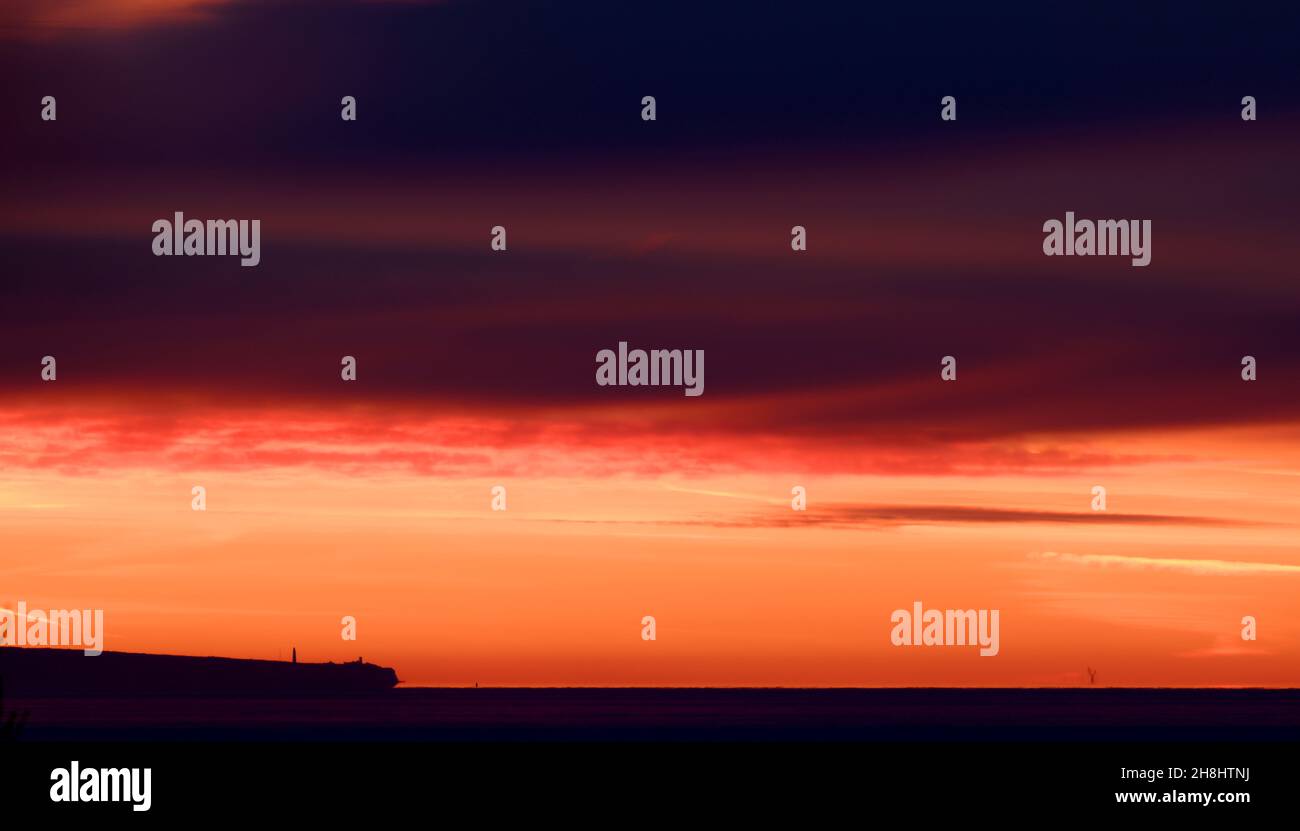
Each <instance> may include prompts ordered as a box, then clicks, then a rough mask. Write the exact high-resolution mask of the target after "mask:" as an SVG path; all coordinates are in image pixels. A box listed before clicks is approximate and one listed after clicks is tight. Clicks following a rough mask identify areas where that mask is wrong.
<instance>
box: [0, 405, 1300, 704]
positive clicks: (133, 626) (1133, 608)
mask: <svg viewBox="0 0 1300 831" xmlns="http://www.w3.org/2000/svg"><path fill="white" fill-rule="evenodd" d="M936 383H937V382H936ZM569 417H571V418H573V419H575V420H577V419H580V418H582V417H583V415H582V414H581V413H572V414H570V416H569ZM0 418H2V419H4V423H6V424H8V425H9V426H8V429H6V430H5V431H4V432H3V433H0V436H3V445H0V457H3V458H5V459H6V461H7V462H8V464H6V465H5V469H4V473H3V476H2V477H0V527H2V528H3V529H4V530H3V532H2V533H3V548H4V550H5V551H6V552H7V553H8V554H9V555H17V556H6V557H5V559H4V562H3V564H0V581H2V583H0V585H3V586H4V594H3V595H0V602H3V603H5V604H6V605H11V604H12V603H14V602H16V601H17V600H19V599H22V600H25V601H26V602H27V603H28V606H29V607H31V608H84V607H92V608H103V609H105V612H106V632H107V634H106V647H107V648H108V649H110V650H139V651H157V652H173V653H212V654H221V655H237V656H254V657H269V658H275V657H279V656H282V655H287V654H288V651H289V648H290V647H291V646H296V647H297V648H298V650H299V655H300V657H301V658H302V659H304V660H341V659H352V658H355V657H357V656H358V655H361V656H364V657H365V658H366V659H367V660H370V661H377V662H380V663H384V664H388V665H392V666H394V667H396V668H397V669H398V672H399V675H400V676H401V677H402V679H403V680H404V681H406V682H410V683H424V684H450V685H460V684H473V683H475V682H477V683H481V684H494V685H505V684H523V685H530V684H536V685H566V684H574V685H585V684H594V685H639V684H646V685H701V684H719V685H750V684H753V685H810V686H818V685H868V686H873V685H985V684H987V685H1060V684H1067V685H1068V684H1079V683H1083V682H1085V680H1086V675H1085V667H1086V666H1093V667H1095V668H1097V669H1098V670H1099V678H1098V680H1099V682H1100V683H1110V684H1120V685H1145V684H1159V685H1197V684H1205V685H1236V684H1257V685H1293V684H1295V683H1296V682H1297V681H1300V670H1298V669H1297V667H1300V662H1298V661H1297V658H1300V649H1298V648H1297V644H1300V621H1297V619H1296V616H1295V614H1294V612H1295V597H1296V590H1297V587H1300V556H1297V553H1296V550H1295V546H1294V540H1295V526H1294V517H1295V516H1297V515H1298V514H1300V511H1297V507H1300V458H1297V456H1298V455H1300V454H1297V452H1296V450H1295V448H1296V447H1297V443H1296V441H1295V438H1296V428H1295V427H1294V426H1285V427H1282V426H1259V427H1254V428H1250V429H1226V428H1221V429H1208V428H1201V429H1198V430H1193V431H1189V432H1183V433H1179V432H1165V433H1163V434H1160V435H1155V434H1141V433H1132V434H1123V435H1114V436H1111V437H1109V438H1108V439H1107V441H1106V443H1105V444H1106V447H1107V448H1108V450H1109V451H1110V452H1112V453H1115V454H1118V455H1121V456H1123V455H1126V454H1132V455H1133V456H1134V457H1139V458H1143V459H1146V460H1147V461H1145V462H1143V463H1138V464H1132V465H1123V464H1120V465H1106V466H1104V467H1098V468H1096V469H1088V468H1087V467H1082V468H1080V469H1078V470H1072V471H1070V472H1069V473H1060V472H1057V473H1042V472H1034V471H1032V470H1030V471H1022V472H1006V471H1003V470H999V469H996V468H989V469H987V470H983V471H980V470H976V469H972V470H971V472H969V473H966V474H962V475H934V474H926V473H918V474H908V473H907V472H906V471H897V470H896V471H895V472H893V473H889V474H883V475H881V474H863V475H845V474H842V473H835V472H829V473H828V472H823V471H819V470H818V469H817V462H816V459H817V458H818V457H817V454H816V453H811V454H808V455H807V456H806V458H807V460H808V464H807V465H805V466H803V467H800V466H797V465H793V464H791V463H790V462H789V460H790V459H793V458H798V457H799V456H798V450H799V448H798V447H797V446H791V447H780V446H779V445H778V444H770V445H769V446H766V447H764V448H761V449H759V448H755V447H752V446H747V444H746V442H744V441H742V440H737V441H735V442H733V443H731V444H730V445H728V446H726V447H724V448H719V447H717V446H706V445H707V443H705V442H701V443H700V444H699V445H698V446H697V445H693V444H692V443H691V442H689V441H687V442H683V443H679V444H677V445H676V446H675V447H673V448H671V449H668V448H655V449H652V450H649V451H646V452H644V453H643V452H642V451H641V449H640V448H642V447H643V446H644V445H643V443H642V442H629V443H627V444H626V445H625V446H617V447H608V446H606V447H601V448H595V449H586V448H584V447H583V446H582V443H581V442H568V441H565V440H564V439H562V438H560V437H558V435H557V436H552V437H546V436H544V435H543V436H542V437H540V439H539V440H536V441H534V440H525V441H515V440H510V439H506V438H503V437H504V436H508V435H509V434H510V433H509V431H508V430H507V431H503V430H502V429H501V428H502V426H503V425H502V424H501V423H500V422H499V421H498V422H497V423H494V424H486V423H485V424H476V423H474V421H473V420H469V421H466V420H465V419H464V418H460V419H456V420H453V419H450V418H447V419H443V421H442V422H440V421H439V420H438V419H436V418H430V417H427V416H424V417H419V418H416V417H411V418H409V419H406V418H404V417H401V416H392V415H391V414H390V415H389V416H388V417H387V418H389V419H390V424H397V425H398V426H399V427H400V429H399V430H396V431H394V433H392V434H390V435H388V436H387V437H380V438H375V439H373V440H371V439H367V438H365V436H366V435H367V432H368V427H367V425H372V424H373V421H374V420H375V419H382V418H385V417H384V416H380V415H378V414H373V413H372V414H366V413H355V414H351V415H348V414H339V415H322V414H320V413H311V412H300V413H286V412H283V411H278V412H276V411H267V412H243V413H229V414H224V415H221V416H218V417H216V418H215V419H214V418H205V417H204V416H203V415H202V414H201V413H198V412H196V413H194V414H193V416H192V418H191V419H189V421H188V425H189V426H186V425H185V423H182V425H181V426H180V427H178V428H177V429H176V430H174V431H173V432H171V433H169V434H164V435H159V436H157V437H155V439H153V440H152V441H150V440H142V441H143V445H142V446H140V447H137V448H136V450H138V451H139V452H138V453H132V452H122V451H123V448H124V447H126V446H128V445H133V444H134V443H133V442H131V441H128V440H126V439H125V438H124V437H123V434H122V433H121V432H118V429H119V428H120V425H115V424H114V417H113V415H112V413H111V412H108V411H105V412H103V413H100V414H98V416H90V415H88V416H86V417H84V418H81V419H79V420H78V419H76V418H70V420H65V421H64V422H63V423H60V424H58V426H50V427H47V428H41V427H36V426H32V425H31V424H30V423H27V424H25V426H24V427H22V428H21V429H19V428H17V427H16V426H14V421H13V413H12V411H9V412H5V413H0ZM564 418H565V416H564V414H561V413H551V414H549V415H548V420H549V423H550V424H551V425H552V426H555V425H562V424H563V422H564ZM48 421H49V422H50V423H51V424H54V423H56V421H57V420H56V419H49V420H48ZM398 434H400V435H402V436H405V438H401V437H395V436H397V435H398ZM104 436H113V437H115V438H114V439H113V441H114V442H116V444H114V443H113V442H108V443H105V442H103V437H104ZM235 436H238V437H239V438H238V439H237V440H236V439H233V438H232V437H235ZM250 436H253V437H252V438H250ZM475 436H481V437H482V440H481V441H476V440H475V439H474V437H475ZM357 437H362V438H357ZM440 437H441V438H440ZM1014 444H1015V445H1016V446H1018V447H1019V448H1020V449H1022V450H1025V451H1027V452H1030V453H1031V454H1032V453H1033V452H1035V450H1036V449H1040V448H1042V447H1047V446H1052V447H1055V448H1057V450H1058V451H1063V450H1065V451H1069V452H1076V453H1079V454H1087V453H1089V452H1091V451H1093V450H1095V448H1096V445H1097V442H1096V441H1095V440H1090V439H1087V438H1084V437H1078V436H1052V437H1035V438H1028V437H1026V438H1024V439H1021V440H1019V441H1017V442H1014ZM232 445H236V446H232ZM651 446H652V447H653V443H651ZM431 452H434V453H446V454H447V458H449V459H460V458H464V459H467V460H472V464H466V465H460V464H459V463H455V464H452V465H451V466H450V467H446V468H442V469H439V470H437V471H429V472H424V473H420V472H413V470H412V468H411V467H410V465H409V464H408V463H409V461H410V459H411V458H412V457H413V456H416V455H420V456H423V455H425V454H429V453H431ZM845 452H847V453H851V452H853V451H852V450H850V449H846V451H845ZM954 452H960V448H956V447H954ZM335 453H337V454H338V455H337V456H332V455H331V454H335ZM260 454H267V455H266V456H261V455H260ZM276 454H280V456H279V458H281V459H282V460H283V463H276V462H275V461H274V459H276V458H277V455H276ZM660 454H663V456H664V457H665V458H667V457H668V456H671V458H672V461H673V463H674V466H675V468H676V469H680V470H691V471H693V472H692V473H690V474H680V473H673V472H662V473H655V472H648V471H649V470H650V469H652V468H653V466H654V462H655V461H656V456H658V455H660ZM240 456H245V457H247V458H248V459H249V460H250V461H249V462H248V463H247V464H241V463H240V461H239V457H240ZM772 459H776V460H777V462H776V463H775V464H773V463H772ZM196 460H202V464H197V463H196ZM358 460H368V461H365V462H363V463H361V464H358ZM724 460H725V461H724ZM927 464H928V463H927ZM471 468H476V470H471ZM493 471H496V472H497V473H496V474H495V475H494V474H493ZM624 471H625V472H624ZM194 484H202V485H204V486H205V487H206V488H207V491H208V510H207V511H206V512H204V513H200V512H194V511H191V510H190V488H191V486H192V485H194ZM494 484H504V485H505V486H506V487H507V489H508V510H507V511H506V512H504V513H494V512H492V511H490V510H489V489H490V488H491V486H492V485H494ZM796 484H799V485H803V486H804V487H806V488H807V491H808V494H809V510H808V511H807V512H806V513H803V514H799V513H796V512H794V511H792V510H791V509H790V506H789V492H790V488H791V487H792V486H793V485H796ZM1094 484H1102V485H1104V486H1106V488H1107V490H1108V511H1107V513H1106V514H1105V515H1100V514H1096V513H1094V512H1092V511H1091V510H1090V501H1091V494H1090V489H1091V487H1092V486H1093V485H1094ZM862 506H876V507H877V508H879V507H880V506H887V507H888V508H890V509H891V510H884V511H882V510H877V511H875V512H874V513H871V512H868V513H867V514H865V515H864V514H861V513H854V512H853V511H852V510H846V509H847V508H861V507H862ZM903 508H908V509H910V510H902V509H903ZM981 509H988V513H987V514H981V513H979V511H980V510H981ZM962 511H967V512H975V513H967V514H963V513H962ZM1005 512H1015V513H1010V514H1008V513H1005ZM1038 512H1041V513H1038ZM1062 514H1067V515H1069V516H1068V517H1065V516H1062ZM1142 516H1147V517H1158V519H1151V518H1147V519H1142ZM891 517H892V518H891ZM1205 520H1214V522H1212V523H1209V524H1204V521H1205ZM914 600H921V601H922V602H923V603H924V604H925V605H926V606H927V607H931V608H958V607H960V608H997V609H1000V610H1001V621H1002V624H1001V652H1000V654H999V655H998V656H996V657H991V658H981V657H978V656H977V654H976V653H975V652H974V651H972V650H964V649H938V648H932V649H921V648H917V649H907V648H898V647H893V646H891V644H890V641H889V631H890V626H889V615H890V612H891V611H892V610H893V609H895V608H910V605H911V603H912V602H913V601H914ZM646 614H651V615H654V616H655V617H656V618H657V621H658V639H657V640H656V641H654V642H645V641H643V640H642V639H641V637H640V631H641V627H640V619H641V617H642V616H643V615H646ZM343 615H354V616H356V618H357V619H358V634H359V637H358V640H357V641H356V643H355V644H353V643H347V642H343V641H342V640H341V639H340V626H339V619H340V618H341V617H342V616H343ZM1243 615H1254V616H1255V617H1256V618H1257V619H1258V621H1259V640H1258V641H1255V642H1245V641H1242V640H1241V638H1240V634H1239V633H1240V628H1241V627H1240V619H1241V617H1242V616H1243Z"/></svg>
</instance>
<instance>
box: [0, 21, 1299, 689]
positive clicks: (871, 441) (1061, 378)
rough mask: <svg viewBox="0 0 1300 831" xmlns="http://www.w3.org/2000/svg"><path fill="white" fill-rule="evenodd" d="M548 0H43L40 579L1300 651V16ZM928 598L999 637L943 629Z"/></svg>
mask: <svg viewBox="0 0 1300 831" xmlns="http://www.w3.org/2000/svg"><path fill="white" fill-rule="evenodd" d="M309 6H310V8H311V9H312V12H311V13H310V14H308V12H307V8H308V7H309ZM654 8H659V6H656V7H654ZM543 9H544V7H543V6H542V5H537V4H521V3H489V2H447V3H420V2H400V3H397V2H394V3H386V2H356V1H354V0H329V1H328V2H320V3H313V4H305V3H300V2H265V3H252V2H247V3H245V2H224V3H220V2H217V3H193V2H163V0H156V2H134V3H133V2H126V1H125V0H82V1H81V2H72V1H71V0H68V1H67V2H42V3H37V2H25V1H24V2H17V3H7V4H6V7H5V9H4V10H3V11H0V73H2V74H3V76H4V77H5V79H6V80H5V82H4V84H3V85H2V86H0V113H3V119H2V120H0V158H3V159H4V162H3V164H4V170H3V177H4V182H5V185H4V187H2V188H0V607H4V608H13V606H14V605H15V604H16V603H17V602H18V601H20V600H21V601H25V602H26V603H27V605H28V607H30V608H45V609H48V608H78V609H79V608H102V609H103V610H104V611H105V625H106V629H107V633H106V639H105V647H106V648H107V649H109V650H115V651H149V652H167V653H178V654H214V655H230V656H239V657H258V658H277V657H283V658H287V657H288V655H289V651H290V649H291V648H292V647H297V649H298V654H299V657H300V659H301V660H308V661H317V660H319V661H325V660H335V661H338V660H354V659H355V658H357V657H358V656H362V657H364V658H365V659H366V660H367V661H372V662H376V663H381V664H384V665H388V666H392V667H394V668H395V669H396V670H397V672H398V675H399V676H400V677H401V678H402V679H403V681H405V682H407V683H413V684H431V685H443V684H446V685H473V684H474V683H476V682H477V683H480V684H484V685H509V684H518V685H724V686H730V685H792V686H793V685H801V686H910V685H943V686H946V685H956V686H964V685H972V686H983V685H990V686H1017V685H1026V686H1039V685H1046V686H1054V685H1077V684H1087V683H1088V677H1087V672H1086V668H1087V667H1093V668H1095V669H1097V670H1098V678H1097V681H1098V683H1101V684H1113V685H1129V686H1134V685H1171V686H1192V685H1263V686H1294V685H1296V684H1297V683H1300V601H1298V600H1297V599H1298V598H1300V543H1298V540H1300V537H1298V536H1297V532H1298V531H1300V280H1298V275H1297V267H1296V263H1297V262H1300V235H1297V231H1296V228H1297V220H1300V210H1297V207H1296V201H1295V200H1296V196H1295V195H1296V193H1297V192H1300V164H1297V161H1296V149H1295V148H1296V146H1297V145H1296V140H1297V135H1298V132H1297V131H1298V130H1300V100H1298V99H1297V94H1298V93H1297V90H1298V89H1300V86H1297V83H1296V82H1297V81H1298V80H1300V78H1298V77H1297V75H1298V74H1300V72H1298V70H1297V69H1296V67H1295V63H1294V49H1293V46H1294V44H1293V43H1291V42H1290V41H1289V40H1288V38H1287V35H1286V33H1287V31H1288V29H1287V28H1285V27H1280V26H1277V25H1274V24H1275V23H1276V22H1277V21H1273V20H1270V19H1268V18H1266V17H1260V18H1258V19H1253V20H1252V19H1249V18H1247V19H1246V22H1247V23H1249V24H1250V25H1246V23H1243V22H1242V18H1238V20H1237V23H1236V25H1235V26H1226V25H1223V22H1222V21H1218V20H1215V19H1212V18H1210V17H1208V16H1197V15H1195V14H1183V13H1180V14H1179V16H1178V17H1177V18H1174V17H1173V15H1172V13H1171V15H1170V18H1169V19H1168V20H1166V21H1165V22H1164V25H1163V26H1162V27H1160V28H1158V29H1156V28H1148V27H1149V24H1144V25H1143V26H1135V27H1130V28H1123V27H1117V26H1113V25H1111V24H1109V23H1107V22H1106V18H1105V16H1099V17H1098V18H1097V19H1096V20H1092V21H1089V20H1077V19H1075V17H1074V15H1073V13H1069V14H1070V18H1069V25H1068V26H1066V25H1064V21H1065V18H1064V17H1058V15H1062V16H1063V15H1066V14H1067V13H1066V12H1054V11H1052V10H1048V9H1041V8H1037V9H1034V10H1032V11H1021V12H1019V13H1017V14H1015V15H1010V14H1008V16H1006V17H999V16H998V15H996V14H994V13H991V12H988V11H985V10H981V11H979V13H978V14H976V13H975V12H973V11H971V12H960V13H958V12H954V13H953V15H955V16H957V17H961V16H963V15H967V16H969V19H968V20H965V21H964V22H963V21H959V22H958V24H957V25H948V26H946V27H943V28H942V29H937V28H935V27H932V26H928V25H927V20H926V18H925V16H924V15H923V14H922V13H921V12H919V11H909V10H906V9H903V10H895V11H889V12H882V11H880V10H865V9H864V10H854V11H845V12H843V13H842V15H843V16H842V18H837V19H828V18H829V16H828V15H826V14H825V13H818V14H817V15H814V14H813V13H812V12H808V14H807V15H806V16H795V17H790V16H788V15H785V14H778V13H776V12H768V11H765V10H762V9H757V10H750V11H748V12H747V13H746V14H747V15H748V17H746V18H745V19H743V20H735V19H733V17H734V16H733V15H732V14H731V13H729V12H726V11H725V10H721V9H719V10H714V11H710V10H706V9H696V10H694V11H692V12H691V14H689V15H687V16H686V18H683V15H682V13H680V12H678V13H677V14H675V15H669V14H667V13H666V12H665V13H664V14H663V16H662V18H661V17H659V16H657V14H656V13H655V12H653V11H647V12H646V13H645V14H644V16H637V15H633V16H629V14H628V11H627V10H626V9H625V8H623V7H621V6H619V4H608V5H602V4H587V3H576V4H564V8H561V9H546V10H545V11H543ZM1291 14H1294V13H1291ZM683 19H689V20H691V21H692V25H691V26H690V27H683V26H682V25H681V21H682V20H683ZM948 22H949V23H950V24H951V23H953V21H948ZM1292 31H1293V29H1292ZM962 33H965V35H963V34H962ZM1207 67H1211V68H1212V69H1213V71H1209V70H1208V69H1207ZM949 94H951V95H955V96H957V98H958V102H959V103H958V108H959V109H958V113H959V118H958V121H957V122H955V123H943V122H941V121H940V120H939V100H940V98H941V97H942V96H944V95H949ZM44 95H54V96H56V97H57V101H58V105H57V106H58V119H57V121H55V122H43V121H41V120H40V117H39V113H40V100H41V98H42V96H44ZM344 95H354V96H356V97H357V100H358V116H359V117H358V121H356V122H355V123H346V122H343V121H341V120H340V118H339V99H340V98H341V97H342V96H344ZM643 95H655V96H656V97H657V104H658V119H657V120H656V121H655V122H643V121H641V119H640V109H641V106H640V101H641V97H642V96H643ZM1243 95H1253V96H1256V98H1257V99H1258V101H1259V112H1260V116H1259V120H1258V121H1255V122H1243V121H1242V120H1241V119H1240V117H1239V113H1240V109H1241V105H1240V99H1241V97H1242V96H1243ZM175 211H184V212H185V214H186V216H187V217H191V218H247V219H252V218H257V219H260V220H261V222H262V258H261V264H260V265H259V266H257V267H256V268H241V267H240V266H239V263H238V260H237V259H235V258H230V257H154V256H153V255H152V253H151V249H150V244H151V242H152V239H153V235H152V233H151V232H150V227H151V225H152V223H153V221H154V220H155V219H158V218H170V217H171V215H172V214H173V212H175ZM1066 211H1073V212H1074V213H1075V214H1076V215H1077V216H1079V217H1084V218H1092V219H1103V218H1132V219H1138V218H1143V219H1151V220H1152V226H1153V240H1152V251H1153V255H1152V262H1151V265H1150V266H1148V267H1146V268H1133V267H1131V266H1130V265H1129V260H1128V258H1125V257H1094V258H1077V257H1071V258H1050V259H1049V258H1047V257H1044V256H1043V253H1042V247H1041V246H1042V238H1043V233H1042V226H1043V223H1044V221H1046V220H1048V219H1053V218H1056V219H1063V218H1064V216H1065V213H1066ZM494 225H503V226H505V227H506V228H507V230H508V238H509V248H508V250H507V251H505V252H493V251H491V250H490V249H489V245H488V242H489V237H490V234H489V229H491V228H492V226H494ZM793 225H804V226H806V228H807V229H808V246H809V248H808V251H806V252H802V253H795V252H792V251H791V250H790V244H789V243H790V228H791V226H793ZM619 341H627V342H629V344H630V345H631V346H632V347H643V348H679V349H703V350H704V352H705V355H706V358H707V360H706V370H705V392H704V394H703V396H701V397H698V398H688V397H685V396H684V395H683V394H682V391H681V389H680V388H671V387H669V388H658V389H656V388H651V389H645V388H625V387H624V388H620V387H603V388H602V387H598V386H596V384H595V383H594V377H595V369H596V363H595V355H596V353H597V352H598V351H599V350H601V349H607V348H610V349H613V348H616V347H617V345H618V342H619ZM45 355H53V356H55V357H56V358H57V361H58V380H57V381H56V382H54V383H45V382H42V381H41V378H40V369H41V358H42V357H43V356H45ZM344 355H353V356H356V358H357V361H358V380H357V381H356V382H354V383H345V382H343V381H342V380H340V377H339V369H340V359H341V357H342V356H344ZM945 355H952V356H955V357H956V358H957V362H958V380H957V381H956V382H955V383H944V382H942V381H941V380H940V378H939V368H940V367H939V365H940V359H941V358H942V357H943V356H945ZM1245 355H1251V356H1254V357H1255V358H1256V359H1257V361H1258V366H1259V378H1258V380H1257V381H1254V382H1244V381H1242V380H1241V374H1240V373H1241V360H1242V357H1243V356H1245ZM498 484H500V485H504V486H505V487H506V488H507V491H508V510H507V511H505V512H493V511H491V510H490V493H489V491H490V489H491V488H492V486H494V485H498ZM194 485H202V486H203V487H205V488H206V489H207V499H208V507H207V510H206V512H195V511H192V510H191V509H190V501H191V488H192V487H193V486H194ZM796 485H798V486H802V487H805V488H806V489H807V494H808V510H807V511H806V512H802V513H800V512H795V511H793V510H791V507H790V499H791V488H792V487H794V486H796ZM1095 485H1102V486H1104V487H1105V488H1106V491H1107V510H1106V511H1105V512H1094V511H1093V510H1091V507H1090V505H1091V502H1092V494H1091V489H1092V488H1093V486H1095ZM917 600H920V601H922V602H923V603H924V605H925V606H926V607H927V608H938V609H948V608H961V609H968V608H974V609H981V608H983V609H994V608H996V609H999V610H1001V650H1000V653H999V654H998V655H997V656H996V657H985V658H982V657H979V655H978V652H977V650H973V649H965V648H951V649H944V648H928V649H927V648H898V647H894V646H892V645H891V644H890V638H889V634H890V622H889V618H890V613H891V612H892V611H893V610H894V609H899V608H910V607H911V604H912V603H913V601H917ZM344 615H353V616H355V617H356V618H357V632H358V639H357V640H356V641H355V642H348V641H343V640H341V638H340V629H341V627H340V625H339V621H340V618H341V617H342V616H344ZM644 615H653V616H655V618H656V619H657V623H658V637H657V640H655V641H653V642H646V641H643V640H642V638H641V618H642V617H643V616H644ZM1246 615H1251V616H1254V617H1255V618H1256V619H1257V621H1258V640H1256V641H1244V640H1242V638H1241V636H1240V633H1241V628H1242V626H1241V619H1242V617H1243V616H1246Z"/></svg>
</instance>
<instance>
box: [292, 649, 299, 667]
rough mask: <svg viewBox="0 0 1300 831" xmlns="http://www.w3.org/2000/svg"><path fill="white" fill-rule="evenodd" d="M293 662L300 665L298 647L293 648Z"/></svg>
mask: <svg viewBox="0 0 1300 831" xmlns="http://www.w3.org/2000/svg"><path fill="white" fill-rule="evenodd" d="M293 662H294V663H295V664H296V663H298V647H296V646H295V647H294V648H293Z"/></svg>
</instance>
